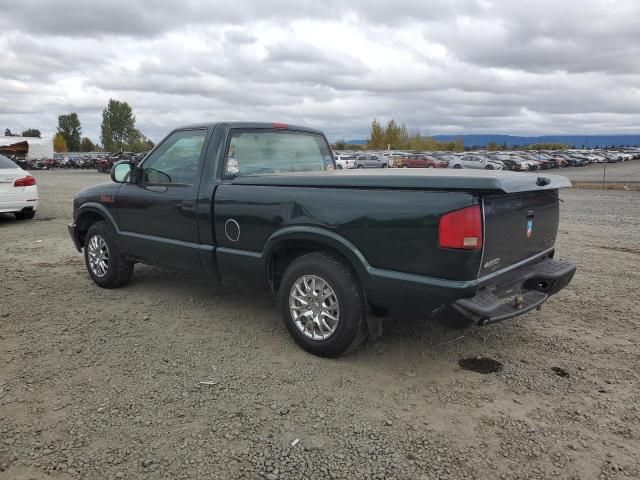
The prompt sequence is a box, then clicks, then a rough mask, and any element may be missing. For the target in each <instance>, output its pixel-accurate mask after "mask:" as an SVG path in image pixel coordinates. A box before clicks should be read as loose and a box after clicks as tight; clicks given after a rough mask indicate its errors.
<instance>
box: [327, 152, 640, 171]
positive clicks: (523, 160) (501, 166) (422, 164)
mask: <svg viewBox="0 0 640 480" xmlns="http://www.w3.org/2000/svg"><path fill="white" fill-rule="evenodd" d="M639 158H640V148H636V149H625V150H595V149H594V150H586V149H582V150H579V149H572V150H544V151H531V150H529V151H499V152H486V151H475V152H473V151H472V152H462V153H458V152H412V153H407V152H359V153H348V152H340V153H336V155H335V159H336V167H337V168H338V169H339V170H341V169H351V168H456V169H459V168H472V169H486V170H512V171H516V172H525V171H532V170H548V169H551V168H562V167H581V166H584V165H589V164H591V163H614V162H623V161H626V160H633V159H639Z"/></svg>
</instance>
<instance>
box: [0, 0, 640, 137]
mask: <svg viewBox="0 0 640 480" xmlns="http://www.w3.org/2000/svg"><path fill="white" fill-rule="evenodd" d="M637 18H640V4H638V3H637V2H636V1H635V0H619V1H617V2H616V3H615V4H614V5H612V4H611V3H610V2H608V1H606V0H581V1H574V2H557V1H551V0H538V1H535V2H533V1H531V2H512V1H510V0H499V1H498V0H495V1H491V0H477V1H476V0H466V1H465V0H435V1H432V2H429V3H428V4H425V3H424V2H422V1H420V0H398V1H396V2H371V1H370V0H367V1H365V0H354V1H351V2H349V4H348V5H345V4H344V2H339V1H338V0H329V1H328V2H317V1H311V0H302V1H300V0H298V1H291V0H275V1H270V2H260V1H257V0H254V1H251V0H237V1H235V2H233V3H231V4H229V3H228V2H224V3H223V2H218V1H215V2H205V1H204V0H187V1H185V2H180V3H179V4H177V3H175V2H170V1H168V0H150V1H148V2H125V1H123V0H110V1H106V0H94V1H92V2H85V1H81V0H73V1H62V0H61V1H51V0H33V1H30V2H22V3H17V4H12V5H11V7H5V8H4V9H3V10H2V16H0V52H1V53H0V62H1V65H2V68H1V70H0V127H2V128H6V127H9V128H11V129H12V130H21V129H25V128H28V127H35V128H39V129H41V130H42V131H44V132H48V133H52V132H53V131H54V130H55V125H56V119H57V116H58V115H59V114H61V113H66V112H69V111H77V112H78V113H79V115H80V119H81V121H82V123H83V127H84V131H85V133H87V134H88V135H90V136H92V137H93V138H94V139H97V138H98V135H99V124H100V118H101V111H102V108H104V106H105V105H106V103H107V101H108V99H109V98H118V99H121V100H126V101H128V102H129V103H130V104H131V105H132V107H133V109H134V113H135V114H136V117H137V120H138V127H139V128H140V129H141V130H142V131H144V132H145V133H147V134H148V135H150V136H151V137H152V138H154V139H159V138H160V137H162V136H163V134H164V133H165V132H166V131H167V130H169V129H171V128H173V127H175V126H176V125H179V124H183V123H194V122H199V121H216V120H264V121H271V120H283V121H288V122H291V123H302V124H309V125H312V126H315V127H319V128H322V129H324V130H325V131H326V132H327V133H328V134H329V136H331V137H332V138H337V137H345V138H363V137H364V136H366V134H367V133H368V127H369V124H370V122H371V120H372V119H373V118H374V117H377V118H379V119H381V120H383V121H386V120H388V119H390V118H392V117H393V118H396V119H397V120H399V121H402V122H404V123H406V125H407V126H408V127H409V128H410V129H420V130H421V131H422V132H423V133H428V134H435V133H458V132H467V133H472V132H496V133H514V134H544V133H614V132H624V133H631V132H633V133H637V125H638V124H640V90H639V89H638V85H639V84H640V43H638V42H637V40H636V38H637Z"/></svg>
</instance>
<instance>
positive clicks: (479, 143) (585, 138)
mask: <svg viewBox="0 0 640 480" xmlns="http://www.w3.org/2000/svg"><path fill="white" fill-rule="evenodd" d="M432 136H433V138H435V139H436V140H438V141H439V142H452V141H453V140H454V139H455V138H456V137H462V138H463V139H464V145H465V146H466V147H486V146H487V145H488V144H489V143H491V142H496V143H497V144H498V145H504V144H507V146H508V147H513V146H514V145H520V146H524V145H532V144H534V143H564V144H567V145H575V146H576V148H582V147H583V146H584V147H586V148H594V147H601V148H602V147H620V146H625V147H626V146H634V147H635V146H640V135H541V136H539V137H519V136H515V135H491V134H484V135H432ZM347 143H353V144H356V145H364V144H366V143H367V141H366V140H349V141H348V142H347Z"/></svg>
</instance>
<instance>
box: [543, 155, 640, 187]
mask: <svg viewBox="0 0 640 480" xmlns="http://www.w3.org/2000/svg"><path fill="white" fill-rule="evenodd" d="M605 167H606V169H607V171H606V176H605V181H606V182H607V183H636V182H640V160H628V161H626V162H619V163H607V164H604V163H592V164H591V165H585V166H584V167H567V168H563V169H562V170H552V171H550V172H553V173H557V174H560V175H564V176H566V177H569V178H570V179H571V180H572V181H576V182H594V183H602V176H603V174H604V173H605V171H604V169H605Z"/></svg>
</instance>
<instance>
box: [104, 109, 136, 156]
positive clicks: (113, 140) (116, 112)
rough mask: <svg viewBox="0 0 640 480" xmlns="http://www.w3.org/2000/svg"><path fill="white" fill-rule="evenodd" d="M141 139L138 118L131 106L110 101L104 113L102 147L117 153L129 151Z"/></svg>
mask: <svg viewBox="0 0 640 480" xmlns="http://www.w3.org/2000/svg"><path fill="white" fill-rule="evenodd" d="M139 139H140V132H139V131H138V130H136V117H135V116H134V115H133V112H132V110H131V107H130V106H129V104H128V103H127V102H120V101H118V100H114V99H113V98H112V99H110V100H109V104H108V105H107V108H105V109H104V110H103V111H102V127H101V135H100V140H101V141H102V146H103V147H104V148H105V150H108V151H111V152H116V151H121V150H125V149H127V147H129V146H130V145H132V144H133V143H135V142H136V141H137V140H139ZM145 140H146V139H145Z"/></svg>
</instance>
